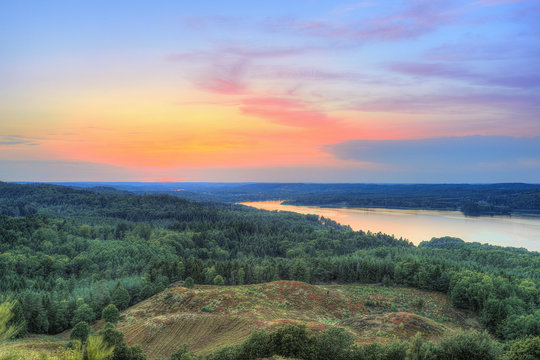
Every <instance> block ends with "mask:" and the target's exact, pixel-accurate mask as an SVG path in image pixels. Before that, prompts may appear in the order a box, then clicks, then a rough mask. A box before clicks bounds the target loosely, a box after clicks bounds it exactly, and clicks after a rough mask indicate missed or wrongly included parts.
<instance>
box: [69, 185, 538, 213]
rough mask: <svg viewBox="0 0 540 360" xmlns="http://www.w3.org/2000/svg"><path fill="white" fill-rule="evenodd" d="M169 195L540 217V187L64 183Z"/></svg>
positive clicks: (292, 203) (206, 200)
mask: <svg viewBox="0 0 540 360" xmlns="http://www.w3.org/2000/svg"><path fill="white" fill-rule="evenodd" d="M61 184H62V185H68V186H72V187H79V188H80V187H89V188H92V187H99V186H106V187H113V188H115V189H119V190H123V191H130V192H133V193H136V194H155V193H167V194H171V195H174V196H179V197H183V198H187V199H193V200H198V201H205V202H216V201H218V202H226V203H235V202H244V201H264V200H286V203H287V204H291V205H312V206H322V207H379V208H398V209H432V210H460V211H462V212H463V213H464V214H465V215H469V216H481V215H509V214H512V213H528V214H540V185H538V184H523V183H501V184H318V183H61Z"/></svg>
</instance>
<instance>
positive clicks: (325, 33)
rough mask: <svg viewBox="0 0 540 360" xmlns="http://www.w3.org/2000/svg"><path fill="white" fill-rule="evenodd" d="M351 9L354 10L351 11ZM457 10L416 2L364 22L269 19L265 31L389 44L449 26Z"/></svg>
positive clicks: (436, 3)
mask: <svg viewBox="0 0 540 360" xmlns="http://www.w3.org/2000/svg"><path fill="white" fill-rule="evenodd" d="M353 9H354V7H353ZM457 9H458V7H457V6H456V5H455V3H454V2H452V1H446V0H438V1H426V0H415V1H411V2H407V4H406V5H405V6H403V7H401V8H399V9H397V10H395V11H393V12H392V13H390V14H380V13H378V14H377V15H374V16H373V17H371V18H369V19H367V20H363V21H358V20H356V21H348V22H345V23H343V22H341V21H339V22H338V21H333V20H311V21H305V20H298V19H294V18H292V19H291V18H283V19H272V20H271V21H268V22H267V27H268V28H269V29H271V30H273V31H288V32H294V33H296V34H298V35H308V36H313V37H321V38H335V39H342V40H353V41H355V42H357V43H367V42H374V41H375V42H379V41H382V42H392V41H400V40H405V39H414V38H417V37H419V36H422V35H426V34H429V33H431V32H433V31H435V30H437V29H439V28H440V27H443V26H445V25H448V24H449V23H451V22H452V21H453V20H455V19H456V18H457V14H458V12H459V11H458V10H457Z"/></svg>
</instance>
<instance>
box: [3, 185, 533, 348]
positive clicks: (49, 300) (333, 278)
mask: <svg viewBox="0 0 540 360" xmlns="http://www.w3.org/2000/svg"><path fill="white" fill-rule="evenodd" d="M0 212H1V214H0V294H1V295H0V297H8V296H12V297H15V298H16V299H18V300H19V301H18V304H19V305H18V306H19V308H18V309H17V311H16V312H15V313H16V318H15V320H17V319H19V320H21V319H22V320H24V321H25V324H26V328H25V330H24V331H26V330H28V331H30V332H34V333H52V334H55V333H58V332H61V331H63V330H65V329H67V328H69V327H71V326H73V325H75V324H77V323H78V322H80V321H87V322H93V321H95V320H96V319H97V318H98V317H99V314H101V311H102V310H103V309H104V307H106V306H107V305H108V304H110V303H111V302H112V303H114V304H116V305H117V306H118V307H120V309H123V308H125V307H127V306H128V305H133V304H135V303H137V302H139V301H141V300H143V299H146V298H148V297H149V296H152V295H153V294H155V293H157V292H159V291H162V290H163V289H165V288H166V287H167V286H168V285H169V284H170V283H172V282H175V281H178V280H186V279H190V280H193V281H194V282H195V283H197V284H226V285H238V284H253V283H263V282H270V281H275V280H299V281H304V282H309V283H332V282H337V283H355V282H363V283H382V284H384V285H387V286H391V285H401V286H408V287H415V288H420V289H426V290H436V291H440V292H443V293H446V294H448V295H449V296H450V299H451V301H452V303H453V304H454V305H455V306H457V307H459V308H461V309H466V310H470V311H473V312H475V313H477V314H478V315H479V316H480V320H481V321H482V323H483V324H484V326H485V327H486V328H487V329H489V330H490V331H491V332H492V333H493V334H494V335H496V336H497V337H499V338H500V339H516V338H522V337H525V336H529V335H536V336H537V335H540V310H539V302H540V292H539V290H538V289H540V256H539V254H538V253H535V252H528V251H526V250H524V249H514V248H502V247H496V246H482V245H479V244H468V243H463V242H460V241H459V240H456V239H434V240H432V241H430V242H427V243H424V244H422V246H421V247H415V246H413V245H412V244H410V243H409V242H408V241H406V240H402V239H396V238H394V237H392V236H388V235H385V234H381V233H377V234H373V233H369V232H368V233H365V232H362V231H358V232H355V231H352V230H351V229H350V228H348V227H343V226H340V225H339V224H336V223H335V222H334V221H331V220H328V219H319V218H318V217H317V216H313V215H311V216H310V215H300V214H294V213H281V212H280V213H276V212H265V211H259V210H254V209H251V208H248V207H244V206H238V205H225V204H214V205H211V204H201V203H197V202H195V201H191V200H186V199H182V198H178V197H174V196H170V195H163V194H156V195H134V194H127V193H122V192H118V191H113V190H110V189H103V188H102V189H94V191H87V190H81V189H73V188H69V187H63V186H55V185H43V184H41V185H39V184H36V185H20V184H6V183H0ZM2 300H3V299H0V301H2ZM15 320H14V321H15Z"/></svg>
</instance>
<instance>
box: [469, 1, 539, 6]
mask: <svg viewBox="0 0 540 360" xmlns="http://www.w3.org/2000/svg"><path fill="white" fill-rule="evenodd" d="M532 1H533V0H477V1H475V2H473V4H474V5H481V6H499V5H509V4H517V3H526V2H532Z"/></svg>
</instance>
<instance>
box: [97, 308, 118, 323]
mask: <svg viewBox="0 0 540 360" xmlns="http://www.w3.org/2000/svg"><path fill="white" fill-rule="evenodd" d="M101 318H102V319H103V320H105V321H106V322H109V323H113V324H115V323H117V322H118V320H119V319H120V311H118V308H117V307H116V306H114V304H109V305H107V307H105V309H103V311H102V312H101Z"/></svg>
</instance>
